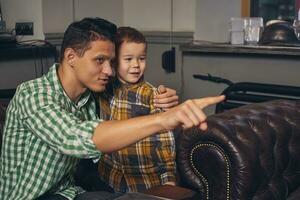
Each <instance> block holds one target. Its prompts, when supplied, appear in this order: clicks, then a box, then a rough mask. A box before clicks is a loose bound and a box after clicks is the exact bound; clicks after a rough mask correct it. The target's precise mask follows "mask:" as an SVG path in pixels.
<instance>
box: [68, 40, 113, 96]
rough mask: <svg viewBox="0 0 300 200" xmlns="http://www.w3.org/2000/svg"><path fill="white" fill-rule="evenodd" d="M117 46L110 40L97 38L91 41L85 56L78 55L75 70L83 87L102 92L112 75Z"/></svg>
mask: <svg viewBox="0 0 300 200" xmlns="http://www.w3.org/2000/svg"><path fill="white" fill-rule="evenodd" d="M114 52H115V46H114V43H112V42H111V41H109V40H96V41H92V42H91V43H90V48H88V49H87V50H86V51H85V52H84V54H83V56H76V61H75V62H76V63H75V64H74V66H73V68H74V72H75V76H76V78H77V80H78V81H79V83H80V84H81V86H82V87H84V88H88V89H90V90H91V91H93V92H102V91H104V90H105V86H106V84H107V83H108V79H109V77H110V76H111V75H112V68H111V61H112V59H113V58H114Z"/></svg>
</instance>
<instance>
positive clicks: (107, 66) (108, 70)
mask: <svg viewBox="0 0 300 200" xmlns="http://www.w3.org/2000/svg"><path fill="white" fill-rule="evenodd" d="M102 72H103V73H105V74H106V75H107V76H111V75H112V73H113V71H112V66H111V63H110V62H106V63H105V65H104V67H103V70H102Z"/></svg>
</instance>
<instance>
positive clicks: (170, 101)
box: [153, 85, 179, 111]
mask: <svg viewBox="0 0 300 200" xmlns="http://www.w3.org/2000/svg"><path fill="white" fill-rule="evenodd" d="M158 92H159V94H157V95H155V96H154V100H153V101H154V106H155V107H157V108H161V109H163V110H165V111H166V110H169V109H170V108H173V107H174V106H177V105H178V103H179V101H178V99H179V98H178V96H177V95H176V90H173V89H171V88H166V87H165V86H164V85H160V86H159V87H158Z"/></svg>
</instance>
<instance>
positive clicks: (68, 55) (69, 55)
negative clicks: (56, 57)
mask: <svg viewBox="0 0 300 200" xmlns="http://www.w3.org/2000/svg"><path fill="white" fill-rule="evenodd" d="M64 58H65V60H66V61H67V63H68V64H69V65H70V66H74V64H75V60H76V58H77V53H76V52H75V51H74V49H72V48H66V49H65V52H64Z"/></svg>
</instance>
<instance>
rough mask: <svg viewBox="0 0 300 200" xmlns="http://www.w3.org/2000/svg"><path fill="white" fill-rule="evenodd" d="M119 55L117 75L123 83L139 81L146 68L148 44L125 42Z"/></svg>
mask: <svg viewBox="0 0 300 200" xmlns="http://www.w3.org/2000/svg"><path fill="white" fill-rule="evenodd" d="M119 51H120V52H119V57H118V61H119V62H118V66H117V76H118V78H119V80H120V81H121V82H123V83H131V84H135V83H137V82H138V81H139V80H140V79H141V77H142V76H143V74H144V71H145V68H146V44H144V43H136V42H126V41H125V42H123V43H122V45H121V47H120V50H119Z"/></svg>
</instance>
